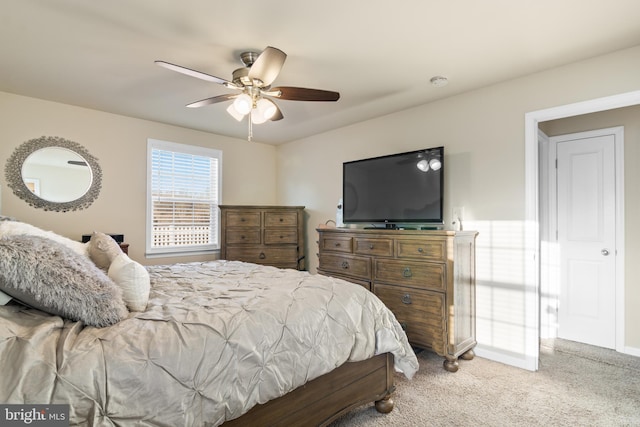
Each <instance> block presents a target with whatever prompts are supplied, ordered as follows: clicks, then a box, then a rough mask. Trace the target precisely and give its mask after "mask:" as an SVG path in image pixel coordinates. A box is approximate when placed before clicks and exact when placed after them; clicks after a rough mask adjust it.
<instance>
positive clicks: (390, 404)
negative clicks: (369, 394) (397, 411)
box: [375, 392, 395, 414]
mask: <svg viewBox="0 0 640 427" xmlns="http://www.w3.org/2000/svg"><path fill="white" fill-rule="evenodd" d="M391 393H392V392H389V394H387V395H386V396H385V397H383V398H382V399H380V400H376V402H375V405H376V410H377V411H378V412H380V413H381V414H388V413H389V412H391V411H393V408H394V407H395V402H394V401H393V399H392V398H391Z"/></svg>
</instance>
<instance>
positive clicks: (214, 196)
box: [147, 140, 221, 253]
mask: <svg viewBox="0 0 640 427" xmlns="http://www.w3.org/2000/svg"><path fill="white" fill-rule="evenodd" d="M148 152H149V157H150V158H149V164H150V169H151V173H150V182H149V191H148V192H149V200H148V209H147V210H148V220H147V221H148V230H149V232H148V238H147V240H148V241H147V252H149V253H164V252H193V251H199V250H209V249H217V248H218V247H219V239H218V216H219V214H218V203H219V196H220V195H219V176H220V167H221V165H220V162H221V155H220V152H219V151H218V150H211V149H205V148H202V147H192V146H187V145H182V144H174V143H166V142H162V141H155V140H150V141H149V150H148Z"/></svg>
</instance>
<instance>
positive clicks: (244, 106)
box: [233, 93, 253, 116]
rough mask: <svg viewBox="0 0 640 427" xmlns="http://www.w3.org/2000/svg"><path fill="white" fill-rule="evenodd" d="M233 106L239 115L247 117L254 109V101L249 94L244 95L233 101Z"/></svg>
mask: <svg viewBox="0 0 640 427" xmlns="http://www.w3.org/2000/svg"><path fill="white" fill-rule="evenodd" d="M233 106H234V108H235V110H236V112H237V113H238V114H242V115H243V116H246V115H247V114H249V112H250V111H251V109H252V108H253V99H251V96H249V95H248V94H246V93H243V94H242V95H238V97H237V98H236V99H235V101H233Z"/></svg>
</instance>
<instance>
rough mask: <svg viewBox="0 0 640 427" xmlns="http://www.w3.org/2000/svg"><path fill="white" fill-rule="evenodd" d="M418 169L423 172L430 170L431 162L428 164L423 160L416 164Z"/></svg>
mask: <svg viewBox="0 0 640 427" xmlns="http://www.w3.org/2000/svg"><path fill="white" fill-rule="evenodd" d="M416 167H417V168H418V169H420V170H421V171H422V172H426V171H428V170H429V162H427V161H426V160H425V159H422V160H420V161H419V162H418V163H416Z"/></svg>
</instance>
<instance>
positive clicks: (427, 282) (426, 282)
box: [373, 259, 446, 291]
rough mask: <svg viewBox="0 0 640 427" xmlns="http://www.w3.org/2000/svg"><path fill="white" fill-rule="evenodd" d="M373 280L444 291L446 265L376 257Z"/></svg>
mask: <svg viewBox="0 0 640 427" xmlns="http://www.w3.org/2000/svg"><path fill="white" fill-rule="evenodd" d="M373 280H374V282H375V281H378V282H386V283H396V284H398V285H403V286H414V287H418V288H423V289H432V290H442V291H444V290H445V283H446V281H445V265H444V264H440V263H433V262H419V261H405V260H400V259H376V260H375V261H374V268H373Z"/></svg>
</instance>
